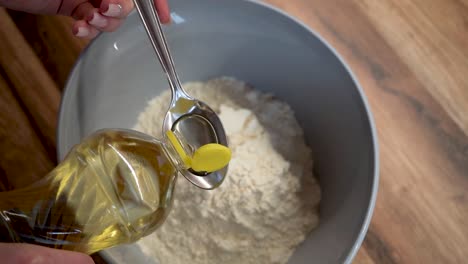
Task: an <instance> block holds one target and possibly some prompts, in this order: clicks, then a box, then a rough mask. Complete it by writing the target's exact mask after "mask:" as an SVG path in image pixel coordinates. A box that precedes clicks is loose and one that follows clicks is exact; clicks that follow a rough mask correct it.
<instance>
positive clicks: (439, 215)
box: [278, 0, 468, 263]
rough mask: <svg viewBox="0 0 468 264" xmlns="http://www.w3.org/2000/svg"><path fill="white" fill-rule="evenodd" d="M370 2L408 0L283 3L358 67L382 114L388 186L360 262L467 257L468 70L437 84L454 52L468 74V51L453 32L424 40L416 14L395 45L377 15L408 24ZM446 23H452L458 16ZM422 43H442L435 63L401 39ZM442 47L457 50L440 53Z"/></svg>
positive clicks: (384, 180)
mask: <svg viewBox="0 0 468 264" xmlns="http://www.w3.org/2000/svg"><path fill="white" fill-rule="evenodd" d="M278 2H279V1H278ZM364 2H365V3H367V4H369V3H368V2H372V4H373V5H374V6H375V5H378V4H377V3H379V5H383V2H385V3H387V4H390V3H391V4H393V5H399V4H400V2H398V4H396V3H397V2H396V1H370V0H369V1H345V0H342V1H340V0H334V1H319V0H312V1H307V2H306V1H297V4H296V5H287V4H284V3H278V4H279V5H283V6H282V8H284V9H285V10H287V11H288V12H290V13H292V14H294V15H296V16H298V17H299V18H301V19H302V20H304V21H305V22H306V23H307V24H308V25H310V26H311V27H312V28H314V29H315V30H317V31H318V32H319V33H320V34H321V35H322V36H324V37H325V39H327V41H329V42H330V43H331V44H332V45H333V46H334V47H335V48H337V49H338V51H339V52H340V53H341V54H342V55H343V56H344V58H345V60H346V61H347V62H348V63H349V64H350V66H351V68H352V69H353V70H354V71H355V73H356V74H357V77H358V79H359V81H360V82H361V84H362V86H363V88H364V89H365V92H366V94H367V96H368V98H369V100H370V104H371V107H372V110H373V113H374V116H375V120H376V123H377V128H378V135H379V139H380V149H381V184H380V192H379V196H378V202H377V206H376V210H375V215H374V218H373V221H372V224H371V228H370V230H369V233H368V235H367V239H366V241H365V242H364V250H365V251H366V252H365V253H363V252H362V251H361V253H360V255H359V256H358V258H357V259H356V262H358V261H361V262H362V263H367V262H369V258H370V259H371V260H372V263H463V262H465V260H466V258H467V257H468V250H467V248H466V247H464V246H460V245H466V244H467V243H468V228H466V225H465V224H463V223H464V222H465V219H467V217H468V203H467V201H468V199H467V197H468V196H467V194H466V190H468V182H467V180H468V151H467V150H468V139H467V137H466V135H467V131H468V130H467V129H466V128H465V126H464V123H463V122H464V120H463V119H462V118H459V117H466V116H467V115H466V114H467V113H468V107H467V106H468V104H466V103H465V101H464V99H463V98H465V97H466V96H467V95H468V89H466V87H464V79H463V78H464V77H463V76H462V75H458V76H457V75H453V76H451V78H453V79H454V80H456V81H453V82H451V83H449V84H450V85H444V87H439V86H437V85H434V81H438V82H440V84H443V83H445V81H447V80H446V79H444V78H446V77H447V75H446V73H447V72H446V67H447V66H448V65H447V63H444V60H443V58H445V57H447V56H448V57H449V58H452V57H453V58H454V60H450V61H451V62H452V63H455V64H456V65H457V66H458V67H461V69H465V73H466V72H467V71H466V70H467V69H466V68H463V67H466V66H465V61H463V60H459V58H455V57H457V56H458V57H460V56H461V55H460V53H462V51H460V50H459V49H456V48H453V46H449V44H447V43H446V42H445V40H444V38H445V36H442V35H436V36H433V38H432V39H428V38H426V35H425V34H426V28H427V27H428V25H426V24H420V23H417V21H418V19H417V18H416V19H415V18H413V20H412V21H411V23H410V22H407V23H406V24H404V25H406V28H410V29H412V30H413V31H414V32H420V33H419V34H416V33H414V34H413V35H412V39H411V38H406V39H403V40H400V41H401V42H403V43H394V42H391V41H389V40H388V38H389V36H390V35H392V34H391V32H390V33H387V35H384V34H383V33H382V31H381V28H380V27H376V26H374V25H375V24H377V21H376V20H379V19H380V22H379V24H380V25H383V24H385V27H386V28H392V29H393V31H392V32H394V31H399V30H400V29H401V30H404V29H402V27H403V26H402V25H399V24H398V23H396V21H395V22H394V21H393V20H391V19H382V16H383V13H386V12H389V13H391V9H388V8H386V7H380V8H379V7H376V8H377V9H379V12H381V15H380V16H379V15H376V12H377V11H376V10H370V9H366V8H365V7H366V6H365V5H364ZM405 2H413V3H414V2H415V1H405ZM431 2H432V1H431ZM401 7H402V8H403V9H405V8H404V6H401ZM406 11H407V9H406ZM433 12H436V10H435V9H434V10H433ZM392 14H394V13H392ZM396 16H398V14H397V15H396ZM330 17H333V19H330ZM370 17H373V18H374V19H375V20H371V19H370ZM425 18H427V17H425ZM446 21H447V23H451V22H452V21H451V18H446ZM438 22H439V23H442V22H441V21H438ZM393 35H394V34H393ZM435 37H439V39H437V38H435ZM418 41H421V43H423V45H428V46H433V47H434V49H433V50H432V54H431V57H432V58H431V61H427V60H428V58H425V57H424V56H423V55H419V56H414V57H410V56H406V55H405V54H404V53H402V52H403V51H402V50H403V49H407V51H406V52H408V53H411V52H417V51H418V50H419V49H420V48H421V47H420V46H417V45H416V46H412V47H407V46H408V45H411V44H407V46H405V47H402V46H404V44H405V43H406V42H411V43H418ZM459 41H460V42H462V41H463V40H459ZM428 42H430V43H431V44H426V43H428ZM444 47H447V48H453V49H456V50H458V52H452V53H442V50H443V48H444ZM437 50H438V51H439V52H437ZM429 76H434V77H433V78H430V79H429ZM465 76H466V75H465ZM444 80H445V81H444ZM436 88H437V89H436ZM442 94H444V95H446V96H445V97H442V96H441V95H442ZM447 98H457V100H448V99H447ZM452 108H453V109H456V110H457V111H456V112H457V114H456V115H455V114H454V113H455V112H453V111H451V110H450V109H452ZM441 238H444V239H441ZM358 263H359V262H358Z"/></svg>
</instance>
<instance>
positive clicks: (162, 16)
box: [154, 0, 171, 24]
mask: <svg viewBox="0 0 468 264" xmlns="http://www.w3.org/2000/svg"><path fill="white" fill-rule="evenodd" d="M154 4H155V5H156V10H157V11H158V15H159V20H160V21H161V23H164V24H167V23H169V22H171V16H170V14H169V5H168V3H167V0H154Z"/></svg>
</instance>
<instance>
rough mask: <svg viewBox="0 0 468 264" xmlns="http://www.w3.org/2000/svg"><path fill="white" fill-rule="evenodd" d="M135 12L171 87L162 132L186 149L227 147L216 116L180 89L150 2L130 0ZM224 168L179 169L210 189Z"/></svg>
mask: <svg viewBox="0 0 468 264" xmlns="http://www.w3.org/2000/svg"><path fill="white" fill-rule="evenodd" d="M134 3H135V7H136V10H137V12H138V14H139V16H140V19H141V21H142V23H143V26H144V27H145V30H146V33H147V34H148V37H149V39H150V42H151V45H152V47H153V49H154V51H155V52H156V55H157V57H158V59H159V61H160V62H161V66H162V68H163V70H164V72H165V73H166V76H167V79H168V81H169V86H170V88H171V93H172V99H171V104H170V106H169V109H168V111H167V113H166V116H165V118H164V122H163V127H162V129H163V135H165V134H166V133H165V132H166V131H168V130H171V131H173V132H177V133H178V134H179V135H181V136H182V137H183V139H184V143H186V144H187V147H188V149H189V150H192V153H190V154H193V151H194V150H196V149H198V148H199V147H201V146H203V145H205V144H209V143H217V144H221V145H224V146H227V145H228V144H227V138H226V134H225V132H224V128H223V125H222V123H221V120H220V119H219V117H218V115H217V114H216V113H215V112H214V111H213V110H212V109H211V108H210V107H209V106H208V105H207V104H205V103H203V102H202V101H199V100H197V99H194V98H192V97H190V96H189V95H188V94H187V93H186V92H185V91H184V89H183V88H182V85H181V84H180V80H179V77H178V75H177V72H176V69H175V66H174V61H173V59H172V56H171V53H170V51H169V47H168V45H167V41H166V38H165V36H164V32H163V30H162V28H161V23H160V20H159V16H158V14H157V12H156V8H155V6H154V1H153V0H134ZM227 169H228V167H227V166H226V167H224V168H223V169H221V170H219V171H215V172H211V173H206V172H196V171H193V170H182V171H181V172H180V173H181V174H183V175H184V177H185V178H186V179H187V180H188V181H190V182H191V183H192V184H194V185H195V186H197V187H199V188H202V189H214V188H216V187H218V186H219V185H220V184H221V183H222V182H223V180H224V178H225V176H226V173H227Z"/></svg>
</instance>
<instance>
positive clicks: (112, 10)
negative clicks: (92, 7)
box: [102, 4, 122, 17]
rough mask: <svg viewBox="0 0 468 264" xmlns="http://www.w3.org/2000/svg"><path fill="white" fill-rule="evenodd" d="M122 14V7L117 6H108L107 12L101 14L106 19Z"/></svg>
mask: <svg viewBox="0 0 468 264" xmlns="http://www.w3.org/2000/svg"><path fill="white" fill-rule="evenodd" d="M121 13H122V6H121V5H119V4H109V7H108V8H107V11H105V12H104V13H102V14H103V15H105V16H108V17H119V16H120V14H121Z"/></svg>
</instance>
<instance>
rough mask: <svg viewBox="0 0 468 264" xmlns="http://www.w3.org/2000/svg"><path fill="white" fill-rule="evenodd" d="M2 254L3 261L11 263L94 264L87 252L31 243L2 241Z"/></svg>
mask: <svg viewBox="0 0 468 264" xmlns="http://www.w3.org/2000/svg"><path fill="white" fill-rule="evenodd" d="M0 256H2V263H10V264H29V263H31V264H32V263H35V264H46V263H67V264H94V262H93V260H92V259H91V257H89V256H88V255H85V254H81V253H77V252H71V251H65V250H58V249H51V248H46V247H40V246H36V245H29V244H9V243H0Z"/></svg>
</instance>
